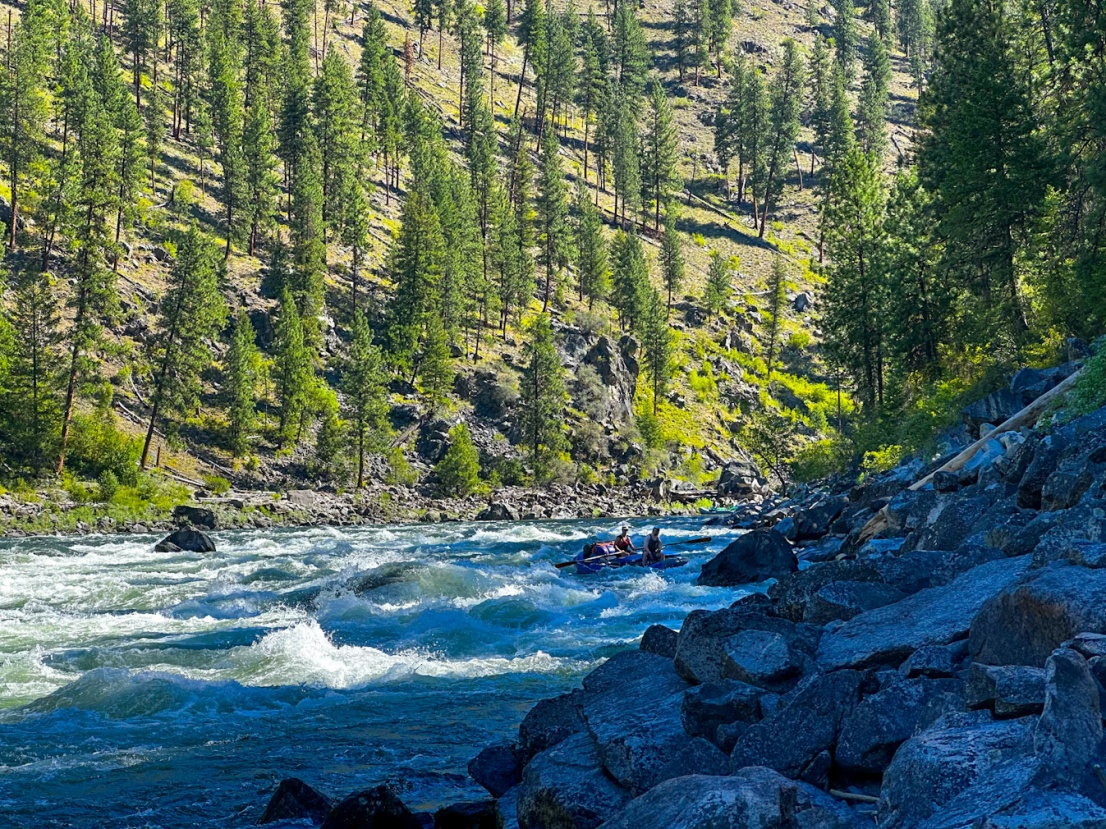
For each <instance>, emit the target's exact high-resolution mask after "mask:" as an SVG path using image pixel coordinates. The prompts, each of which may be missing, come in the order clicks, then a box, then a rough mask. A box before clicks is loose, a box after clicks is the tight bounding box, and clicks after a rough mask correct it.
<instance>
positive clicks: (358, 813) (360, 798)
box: [323, 786, 422, 829]
mask: <svg viewBox="0 0 1106 829" xmlns="http://www.w3.org/2000/svg"><path fill="white" fill-rule="evenodd" d="M323 829H422V822H421V821H420V820H419V819H418V818H417V817H415V814H414V812H412V811H411V810H410V809H408V808H407V806H406V805H405V804H404V802H403V801H402V800H400V799H399V798H398V797H397V796H396V794H395V792H393V791H392V790H391V789H389V788H388V787H387V786H376V787H375V788H372V789H366V790H365V791H363V792H357V793H356V794H351V795H350V796H349V797H347V798H346V799H345V800H343V801H342V802H341V803H339V804H338V805H337V806H335V807H334V809H333V811H331V813H330V815H329V816H328V817H327V819H326V822H325V823H323Z"/></svg>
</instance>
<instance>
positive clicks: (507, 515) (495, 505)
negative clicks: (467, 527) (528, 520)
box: [476, 501, 518, 521]
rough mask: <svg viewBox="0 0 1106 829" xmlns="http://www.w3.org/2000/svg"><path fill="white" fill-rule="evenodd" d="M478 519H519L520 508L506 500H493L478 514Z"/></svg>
mask: <svg viewBox="0 0 1106 829" xmlns="http://www.w3.org/2000/svg"><path fill="white" fill-rule="evenodd" d="M476 520H477V521H518V510H517V509H515V507H514V506H513V505H511V504H508V503H506V502H504V501H493V502H492V503H490V504H488V505H487V506H486V507H484V509H482V510H480V512H479V513H477V515H476Z"/></svg>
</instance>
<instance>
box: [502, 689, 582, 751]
mask: <svg viewBox="0 0 1106 829" xmlns="http://www.w3.org/2000/svg"><path fill="white" fill-rule="evenodd" d="M579 693H580V692H579V691H575V692H573V693H570V694H562V695H561V696H559V697H553V698H552V699H543V700H541V701H539V702H538V703H537V704H536V705H535V706H534V707H533V708H531V709H530V711H529V712H528V713H527V714H526V716H525V717H523V718H522V724H521V725H519V727H518V755H519V763H520V764H522V765H525V764H526V763H528V762H529V761H530V758H531V757H533V756H534V755H535V754H537V753H538V752H541V751H545V750H546V749H549V748H552V747H553V746H555V745H557V743H559V742H561V741H562V740H567V739H568V738H569V737H571V736H572V735H574V734H579V733H580V732H581V731H583V730H584V721H583V720H581V719H580V712H579V710H578V709H577V706H576V697H577V696H578V695H579Z"/></svg>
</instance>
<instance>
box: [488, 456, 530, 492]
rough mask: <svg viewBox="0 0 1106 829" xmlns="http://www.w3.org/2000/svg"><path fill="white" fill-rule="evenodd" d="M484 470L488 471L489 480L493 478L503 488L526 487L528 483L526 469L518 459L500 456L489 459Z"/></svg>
mask: <svg viewBox="0 0 1106 829" xmlns="http://www.w3.org/2000/svg"><path fill="white" fill-rule="evenodd" d="M485 468H487V470H488V478H489V480H490V479H492V478H494V479H496V480H498V481H499V483H501V484H502V485H503V486H526V484H528V483H529V477H528V476H527V474H526V468H525V467H524V466H523V465H522V462H521V461H520V460H519V459H518V458H511V457H507V456H506V455H501V456H499V457H496V458H492V459H489V460H488V462H487V463H486V464H485Z"/></svg>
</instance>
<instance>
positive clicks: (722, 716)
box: [680, 679, 764, 748]
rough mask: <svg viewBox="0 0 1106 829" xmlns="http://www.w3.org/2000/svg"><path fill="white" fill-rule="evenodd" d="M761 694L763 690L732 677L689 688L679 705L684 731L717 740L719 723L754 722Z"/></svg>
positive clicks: (757, 718) (758, 717)
mask: <svg viewBox="0 0 1106 829" xmlns="http://www.w3.org/2000/svg"><path fill="white" fill-rule="evenodd" d="M763 695H764V690H763V689H761V688H754V687H753V686H752V685H749V684H747V683H745V682H738V681H737V680H734V679H731V680H727V681H725V682H720V683H717V684H715V683H710V684H708V685H696V686H695V687H693V688H689V689H688V690H687V692H686V693H684V698H683V702H682V703H681V705H680V719H681V721H682V722H683V725H684V730H685V731H686V732H687V733H688V734H690V735H691V736H692V737H704V738H706V739H708V740H711V741H714V742H716V743H717V737H718V729H719V727H720V726H724V725H731V724H733V723H754V722H756V721H757V720H759V719H760V716H761V710H760V698H761V697H762V696H763ZM729 748H733V746H730V747H729Z"/></svg>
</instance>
